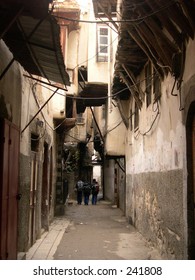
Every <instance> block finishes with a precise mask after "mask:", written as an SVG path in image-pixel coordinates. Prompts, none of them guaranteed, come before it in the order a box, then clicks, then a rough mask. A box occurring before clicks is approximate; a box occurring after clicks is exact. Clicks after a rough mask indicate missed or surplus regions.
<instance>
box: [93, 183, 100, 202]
mask: <svg viewBox="0 0 195 280" xmlns="http://www.w3.org/2000/svg"><path fill="white" fill-rule="evenodd" d="M91 190H92V200H91V202H92V204H93V205H95V204H96V203H97V196H98V193H99V184H98V182H97V181H96V179H93V182H92V187H91Z"/></svg>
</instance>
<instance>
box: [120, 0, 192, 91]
mask: <svg viewBox="0 0 195 280" xmlns="http://www.w3.org/2000/svg"><path fill="white" fill-rule="evenodd" d="M118 8H119V10H120V16H119V17H118V23H119V29H118V32H119V42H118V48H117V52H116V64H115V65H116V66H115V75H116V76H117V77H120V78H121V77H122V79H123V81H124V80H126V84H127V85H135V81H136V77H137V76H138V75H139V74H140V73H141V71H142V70H143V69H144V65H145V64H146V62H147V61H148V60H150V61H151V62H152V64H153V67H154V69H155V72H156V73H157V74H158V75H159V76H160V77H161V78H164V76H166V75H167V74H168V73H171V74H172V75H173V76H175V78H176V79H181V77H182V73H183V69H184V65H183V63H184V60H185V47H186V43H187V42H188V40H189V38H191V39H194V31H195V1H194V0H182V1H169V0H147V1H142V0H139V1H138V0H132V1H131V3H130V1H128V0H121V1H120V7H118ZM119 80H120V79H118V80H117V79H116V82H117V83H118V81H119ZM134 88H136V85H135V87H134Z"/></svg>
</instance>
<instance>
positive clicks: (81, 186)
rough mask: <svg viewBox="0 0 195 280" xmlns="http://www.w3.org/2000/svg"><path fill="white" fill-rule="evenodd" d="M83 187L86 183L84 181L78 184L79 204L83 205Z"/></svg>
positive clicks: (79, 181)
mask: <svg viewBox="0 0 195 280" xmlns="http://www.w3.org/2000/svg"><path fill="white" fill-rule="evenodd" d="M83 186H84V183H83V181H82V180H78V182H77V183H76V191H77V203H78V204H81V203H82V199H83Z"/></svg>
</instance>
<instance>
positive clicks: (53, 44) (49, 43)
mask: <svg viewBox="0 0 195 280" xmlns="http://www.w3.org/2000/svg"><path fill="white" fill-rule="evenodd" d="M18 1H19V0H18ZM18 1H16V2H17V3H18ZM2 2H4V1H2V0H0V34H1V33H3V32H4V29H5V28H6V26H8V25H9V24H10V20H11V19H10V17H13V11H15V9H14V7H15V6H14V7H13V10H12V9H11V7H9V6H6V8H7V9H6V8H4V5H3V4H4V3H2ZM11 2H13V1H11V0H8V3H11ZM21 2H22V1H21ZM36 2H37V1H36ZM44 2H48V1H44ZM14 3H15V2H14ZM30 3H31V2H30ZM37 3H38V2H37ZM33 7H34V5H33ZM39 7H40V5H39V4H38V5H37V12H38V8H39ZM9 8H10V10H9ZM42 11H43V10H42ZM44 11H45V10H44ZM24 14H26V12H25V13H24V12H22V14H21V15H20V16H18V17H17V18H16V20H15V21H14V23H13V24H12V25H11V27H10V28H9V29H8V31H7V32H6V33H5V34H4V36H3V40H4V41H5V43H6V45H7V46H8V47H9V49H10V51H11V52H12V53H13V56H14V59H15V60H17V61H18V62H19V63H20V64H21V65H22V66H23V67H24V69H25V70H26V71H28V72H29V73H31V74H34V75H38V76H42V77H44V78H46V79H47V80H49V81H53V82H56V83H61V84H64V85H70V82H69V76H68V73H67V72H66V69H65V65H64V58H63V55H62V51H61V45H60V27H59V25H58V24H57V21H56V19H55V17H54V16H52V15H50V14H48V13H47V14H46V16H45V17H44V18H42V19H38V18H34V17H32V16H26V15H24ZM29 14H30V13H29ZM38 14H39V12H38Z"/></svg>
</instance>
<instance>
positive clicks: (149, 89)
mask: <svg viewBox="0 0 195 280" xmlns="http://www.w3.org/2000/svg"><path fill="white" fill-rule="evenodd" d="M151 68H152V67H151V63H150V62H149V63H148V64H147V65H146V67H145V81H146V106H147V107H148V106H149V105H150V104H151V101H152V83H151V80H152V69H151Z"/></svg>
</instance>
